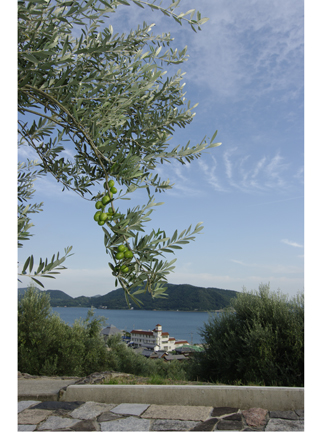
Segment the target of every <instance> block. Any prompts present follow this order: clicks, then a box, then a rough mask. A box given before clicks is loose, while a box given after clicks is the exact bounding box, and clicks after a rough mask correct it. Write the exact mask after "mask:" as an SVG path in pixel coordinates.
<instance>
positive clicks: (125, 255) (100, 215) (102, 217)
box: [94, 180, 133, 273]
mask: <svg viewBox="0 0 323 432" xmlns="http://www.w3.org/2000/svg"><path fill="white" fill-rule="evenodd" d="M108 186H109V190H110V195H109V194H107V195H104V197H102V199H101V200H100V201H97V202H96V203H95V208H96V209H97V210H98V211H97V212H96V213H95V215H94V220H95V221H96V222H97V223H98V224H99V225H101V226H102V225H104V224H105V223H106V221H109V220H111V219H112V218H113V216H114V210H113V208H112V207H109V208H108V210H107V211H105V207H106V205H107V204H109V203H111V201H112V200H113V194H116V193H117V192H118V191H117V188H115V187H114V181H113V180H109V182H108ZM104 187H105V189H107V184H106V183H104ZM132 257H133V253H132V252H131V251H130V250H129V249H128V248H127V246H125V245H119V246H118V248H117V250H116V251H115V259H116V260H117V261H119V263H118V265H117V266H116V267H115V272H116V273H119V272H120V271H121V272H122V273H128V272H129V267H128V266H127V264H126V263H122V262H123V261H124V260H126V262H128V263H129V262H130V261H129V260H131V259H132Z"/></svg>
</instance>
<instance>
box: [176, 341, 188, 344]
mask: <svg viewBox="0 0 323 432" xmlns="http://www.w3.org/2000/svg"><path fill="white" fill-rule="evenodd" d="M184 343H186V344H188V342H187V341H186V340H177V341H175V345H176V344H184Z"/></svg>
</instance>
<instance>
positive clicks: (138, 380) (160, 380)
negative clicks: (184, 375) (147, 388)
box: [103, 374, 223, 385]
mask: <svg viewBox="0 0 323 432" xmlns="http://www.w3.org/2000/svg"><path fill="white" fill-rule="evenodd" d="M103 384H106V385H116V384H118V385H120V384H131V385H223V384H221V383H211V382H201V381H186V380H176V379H172V378H164V377H161V376H160V375H158V374H154V375H152V376H150V377H144V376H138V375H131V374H120V376H116V377H111V378H109V379H107V380H106V381H105V382H103Z"/></svg>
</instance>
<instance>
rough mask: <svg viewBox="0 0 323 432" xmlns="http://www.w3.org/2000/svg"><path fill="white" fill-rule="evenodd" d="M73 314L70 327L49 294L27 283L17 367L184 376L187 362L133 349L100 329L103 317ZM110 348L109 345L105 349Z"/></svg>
mask: <svg viewBox="0 0 323 432" xmlns="http://www.w3.org/2000/svg"><path fill="white" fill-rule="evenodd" d="M91 317H93V312H91V311H89V313H88V317H87V319H86V320H77V321H75V322H74V325H73V326H72V327H70V326H69V325H67V324H66V323H65V322H64V321H62V320H61V319H60V317H59V316H58V315H56V314H53V313H52V311H51V307H50V297H49V294H47V293H41V292H38V291H37V290H36V289H35V288H33V287H31V288H29V289H28V290H27V292H26V294H25V295H24V297H23V298H22V299H21V300H20V301H19V303H18V368H19V371H20V372H26V373H29V374H31V375H48V376H53V375H58V376H63V375H69V376H86V375H89V374H91V373H93V372H100V371H106V370H114V371H119V372H125V373H130V374H134V375H141V376H157V377H162V378H172V379H186V372H185V366H186V365H183V364H181V363H180V362H178V361H174V362H170V363H166V362H165V361H164V360H162V359H158V360H151V359H147V358H146V357H144V356H142V355H140V354H136V353H135V352H134V351H133V350H132V349H130V348H128V347H127V346H126V345H125V344H124V343H123V342H122V341H121V337H120V335H116V336H111V337H109V338H108V340H107V343H105V342H104V339H103V337H102V336H101V335H100V331H101V328H102V326H101V323H102V321H103V319H101V318H99V319H92V320H90V318H91ZM107 348H110V350H107Z"/></svg>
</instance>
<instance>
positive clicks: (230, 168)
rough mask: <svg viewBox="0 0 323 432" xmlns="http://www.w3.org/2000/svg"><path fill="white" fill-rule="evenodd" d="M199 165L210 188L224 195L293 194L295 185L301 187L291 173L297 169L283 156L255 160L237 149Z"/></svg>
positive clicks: (276, 155)
mask: <svg viewBox="0 0 323 432" xmlns="http://www.w3.org/2000/svg"><path fill="white" fill-rule="evenodd" d="M198 165H199V168H200V169H201V170H202V172H203V174H204V175H205V177H206V179H207V181H208V183H209V184H210V186H212V187H213V188H214V189H216V190H221V191H227V192H229V191H233V190H235V189H237V190H239V191H241V192H245V193H251V192H266V191H273V190H278V191H279V192H282V191H287V190H291V189H292V187H293V183H297V185H299V181H298V176H297V175H294V174H293V173H292V172H291V171H292V169H293V167H292V166H291V164H290V163H287V162H286V161H285V158H284V157H283V156H281V155H280V153H279V152H276V154H274V155H265V156H261V157H260V158H255V156H254V155H249V154H243V152H242V151H241V150H240V149H238V148H237V147H233V148H231V149H229V150H227V151H225V152H224V153H223V154H222V159H220V158H217V159H216V160H215V158H213V157H212V161H211V160H210V159H206V158H205V159H203V160H200V161H199V163H198ZM294 169H295V168H294ZM295 170H296V169H295ZM215 171H216V172H217V176H216V175H215ZM219 179H221V183H220V181H219ZM292 180H294V182H293V181H292Z"/></svg>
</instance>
